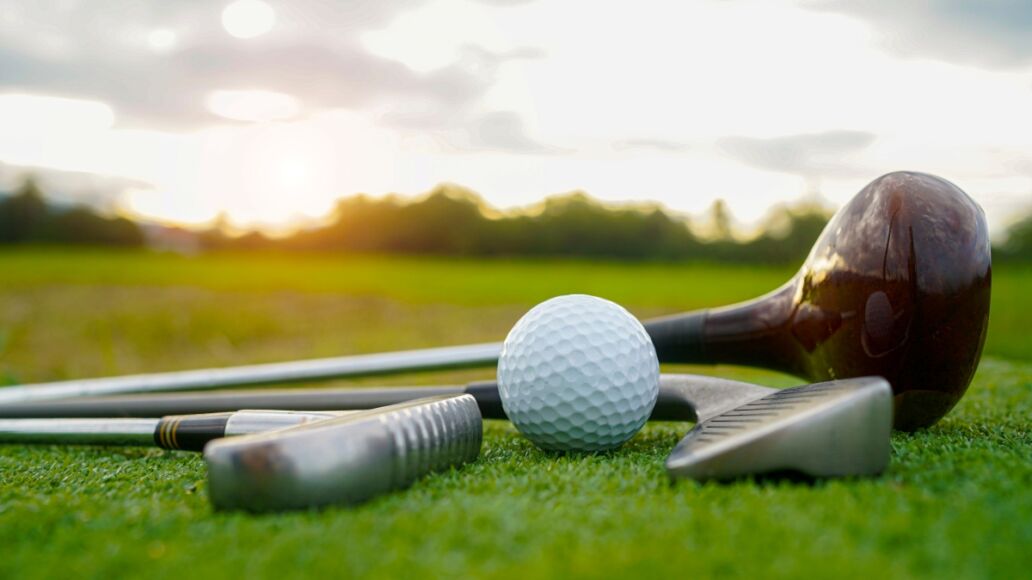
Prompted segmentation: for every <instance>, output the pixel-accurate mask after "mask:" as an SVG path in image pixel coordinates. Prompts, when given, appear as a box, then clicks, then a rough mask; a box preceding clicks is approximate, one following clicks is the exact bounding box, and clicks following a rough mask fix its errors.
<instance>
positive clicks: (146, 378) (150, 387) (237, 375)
mask: <svg viewBox="0 0 1032 580" xmlns="http://www.w3.org/2000/svg"><path fill="white" fill-rule="evenodd" d="M501 349H502V345H501V343H486V344H473V345H467V346H453V347H443V348H430V349H424V350H410V351H400V352H390V353H377V354H366V355H355V356H344V357H337V358H327V359H314V360H305V361H294V362H283V363H270V364H261V365H251V366H242V367H231V368H221V369H201V370H190V371H177V372H170V373H155V374H145V375H130V376H124V377H111V378H100V379H83V380H75V381H62V382H56V383H39V384H34V385H19V386H14V387H6V388H3V389H0V405H4V404H9V403H20V402H26V401H42V400H49V399H66V398H72V397H90V396H99V395H114V394H119V393H155V392H169V391H193V390H205V389H219V388H231V387H242V386H255V385H267V384H286V383H303V382H313V381H321V380H327V379H335V378H344V377H359V376H369V375H378V374H391V373H401V372H408V371H430V370H443V369H457V368H469V367H482V366H491V365H494V364H496V363H497V361H498V355H499V353H500V352H501Z"/></svg>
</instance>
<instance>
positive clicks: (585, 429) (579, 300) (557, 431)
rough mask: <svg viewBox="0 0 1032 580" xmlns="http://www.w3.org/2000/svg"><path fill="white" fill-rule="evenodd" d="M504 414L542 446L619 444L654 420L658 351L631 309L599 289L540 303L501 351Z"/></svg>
mask: <svg viewBox="0 0 1032 580" xmlns="http://www.w3.org/2000/svg"><path fill="white" fill-rule="evenodd" d="M498 391H499V394H500V395H501V399H502V407H503V408H504V409H505V414H506V415H508V416H509V419H510V420H511V421H512V422H513V424H514V425H515V426H516V428H517V429H519V431H520V433H522V434H523V435H525V436H526V437H527V438H528V439H530V440H531V441H533V442H534V443H536V444H537V445H538V446H539V447H541V448H543V449H552V450H563V451H597V450H603V449H612V448H614V447H619V446H620V445H621V444H622V443H623V442H625V441H627V440H628V439H630V438H631V437H632V436H634V434H635V433H637V432H638V430H639V429H641V427H642V425H644V424H645V421H646V420H648V417H649V414H650V413H652V408H653V407H654V406H655V405H656V397H657V396H658V395H659V359H658V358H657V357H656V349H655V347H654V346H653V345H652V340H651V339H650V338H649V335H648V334H647V333H646V332H645V328H644V327H643V326H642V325H641V322H639V321H638V319H637V318H635V317H634V316H633V315H631V313H629V312H627V311H626V310H624V309H623V307H621V306H619V305H618V304H615V303H613V302H610V301H608V300H604V299H602V298H596V297H594V296H587V295H584V294H572V295H569V296H559V297H557V298H552V299H551V300H547V301H545V302H542V303H541V304H538V305H537V306H535V307H534V308H532V309H531V310H530V312H527V314H525V315H524V316H523V318H521V319H520V320H519V322H517V323H516V326H514V327H513V329H512V330H511V331H510V332H509V336H507V337H506V339H505V344H504V346H503V347H502V354H501V356H500V357H499V359H498Z"/></svg>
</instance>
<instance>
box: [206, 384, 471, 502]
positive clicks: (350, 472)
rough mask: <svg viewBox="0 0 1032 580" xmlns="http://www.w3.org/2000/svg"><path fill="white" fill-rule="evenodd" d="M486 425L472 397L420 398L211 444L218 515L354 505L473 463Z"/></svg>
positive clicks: (211, 471)
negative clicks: (229, 511)
mask: <svg viewBox="0 0 1032 580" xmlns="http://www.w3.org/2000/svg"><path fill="white" fill-rule="evenodd" d="M482 437H483V427H482V420H481V415H480V411H479V409H478V407H477V403H476V400H475V399H474V398H473V397H471V396H469V395H459V396H440V397H429V398H425V399H418V400H414V401H410V402H407V403H401V404H398V405H391V406H389V407H382V408H379V409H373V410H370V411H362V412H356V413H353V414H350V415H347V416H343V417H339V418H333V419H327V420H324V421H318V422H314V423H308V424H305V425H301V426H298V427H293V428H289V429H283V430H280V431H275V432H270V433H262V434H257V435H248V436H243V437H238V438H234V439H221V440H218V441H213V442H212V443H210V444H208V446H207V447H206V448H205V450H204V459H205V461H206V462H207V464H208V482H209V486H208V487H209V494H210V497H211V501H212V504H213V505H214V506H215V507H216V508H217V509H242V510H247V511H255V512H258V511H281V510H288V509H304V508H310V507H318V506H324V505H329V504H353V503H358V502H361V501H364V500H367V499H370V498H372V497H374V496H376V495H379V494H381V493H385V492H388V491H391V490H394V489H399V488H402V487H405V486H408V485H409V484H411V483H412V482H414V481H415V480H416V479H417V478H419V477H421V476H423V475H425V474H427V473H429V472H431V471H437V470H441V469H446V468H448V467H451V466H455V465H460V464H462V463H465V462H467V461H472V460H473V459H475V458H476V457H477V455H478V454H479V453H480V444H481V439H482Z"/></svg>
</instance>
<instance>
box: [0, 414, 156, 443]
mask: <svg viewBox="0 0 1032 580" xmlns="http://www.w3.org/2000/svg"><path fill="white" fill-rule="evenodd" d="M157 426H158V419H0V443H41V444H62V445H154V430H155V428H157Z"/></svg>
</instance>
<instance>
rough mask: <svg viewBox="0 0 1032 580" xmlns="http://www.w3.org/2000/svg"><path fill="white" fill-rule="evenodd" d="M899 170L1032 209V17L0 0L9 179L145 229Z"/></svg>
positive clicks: (989, 1) (762, 188)
mask: <svg viewBox="0 0 1032 580" xmlns="http://www.w3.org/2000/svg"><path fill="white" fill-rule="evenodd" d="M901 169H906V170H917V171H925V172H929V173H934V174H937V175H940V176H942V177H944V178H946V179H949V180H950V181H953V182H954V183H956V184H957V185H959V186H960V187H961V188H962V189H964V190H965V191H967V192H968V193H969V194H970V195H971V196H972V197H974V198H975V199H976V200H977V201H978V202H979V203H980V204H981V205H982V206H983V208H984V209H985V210H986V212H987V215H988V218H989V222H990V228H991V230H992V231H993V233H994V235H999V233H1000V232H1001V231H1003V230H1004V229H1005V227H1006V226H1007V225H1008V224H1009V223H1010V222H1011V221H1012V220H1013V219H1015V218H1016V217H1018V216H1020V215H1022V214H1023V213H1025V212H1029V211H1032V2H1029V1H1028V0H923V1H915V2H904V3H901V2H896V1H892V0H884V1H882V0H854V1H847V0H828V1H823V0H797V1H787V0H786V1H775V0H752V1H750V0H740V1H739V0H721V1H717V0H693V1H658V0H639V1H636V2H618V1H613V2H609V1H597V0H596V1H573V0H552V1H548V2H546V1H544V0H537V1H534V0H529V1H525V0H476V1H475V0H396V1H392V2H384V1H380V0H356V1H349V2H345V1H340V2H331V1H328V0H290V1H286V0H279V1H276V0H234V1H223V2H220V1H215V0H177V1H175V2H170V1H167V0H164V1H163V0H82V1H75V0H59V1H57V0H38V1H34V2H24V1H21V0H0V188H10V187H12V184H16V183H18V181H19V180H20V179H22V178H23V176H24V175H26V174H27V173H29V172H31V173H32V174H34V175H37V176H38V177H39V179H40V181H41V182H42V184H43V185H44V187H45V188H46V189H47V190H48V191H50V192H52V193H53V194H54V196H55V197H58V198H61V199H62V200H65V201H72V202H75V201H82V202H86V203H90V204H93V205H97V206H100V207H103V208H104V209H106V210H108V211H115V212H120V213H124V214H128V215H131V216H135V217H143V218H147V219H153V220H159V221H164V222H170V223H178V224H204V223H208V222H210V221H211V220H213V219H214V218H215V217H216V216H217V215H219V214H220V213H225V214H226V215H228V217H229V219H230V221H231V223H232V224H234V225H236V226H239V227H259V228H263V229H266V230H267V231H276V230H282V229H283V228H289V227H293V226H295V225H297V224H299V223H305V222H306V220H312V219H316V218H318V217H319V216H322V215H324V214H325V213H326V212H328V211H329V210H330V209H331V208H332V207H333V205H334V201H335V200H336V199H337V198H339V197H342V196H345V195H350V194H353V193H357V192H363V193H367V194H372V195H382V194H387V193H400V194H404V195H419V194H421V193H424V192H427V191H429V190H430V189H432V188H433V187H434V186H435V185H437V184H439V183H445V182H447V183H456V184H460V185H463V186H466V187H468V188H471V189H473V190H474V191H476V192H478V193H479V194H481V195H482V196H484V198H485V199H486V200H487V202H488V203H490V204H491V205H492V206H494V207H497V208H501V209H506V208H513V207H523V206H527V205H530V204H533V203H535V202H538V201H540V200H541V199H543V198H544V197H545V196H547V195H551V194H557V193H564V192H569V191H574V190H581V191H586V192H588V193H589V194H591V195H592V196H594V197H597V198H599V199H602V200H604V201H608V202H614V203H619V202H644V201H656V202H660V203H662V204H663V205H665V206H667V207H668V208H670V209H672V210H673V211H675V212H679V213H684V214H686V215H698V214H701V213H702V212H704V211H705V210H706V208H707V207H709V206H710V205H711V204H712V203H713V201H714V200H715V199H717V198H722V199H724V200H726V202H727V204H728V207H729V208H730V210H731V211H732V213H733V214H734V215H735V216H736V217H737V218H738V219H739V220H740V222H741V223H742V224H746V225H747V224H749V223H756V222H757V221H758V220H761V219H762V218H763V216H764V215H765V213H766V212H767V211H768V209H769V208H770V207H771V206H772V205H773V204H777V203H784V202H792V201H793V200H799V199H819V200H822V201H824V202H825V203H827V204H828V205H831V206H837V205H840V204H842V203H844V202H845V201H847V200H848V199H849V198H850V197H851V196H852V195H854V194H855V193H856V192H857V191H859V190H860V189H861V188H862V187H863V186H864V185H865V184H866V183H868V182H870V181H871V180H873V179H874V178H876V177H878V176H879V175H881V174H883V173H886V172H889V171H894V170H901Z"/></svg>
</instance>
